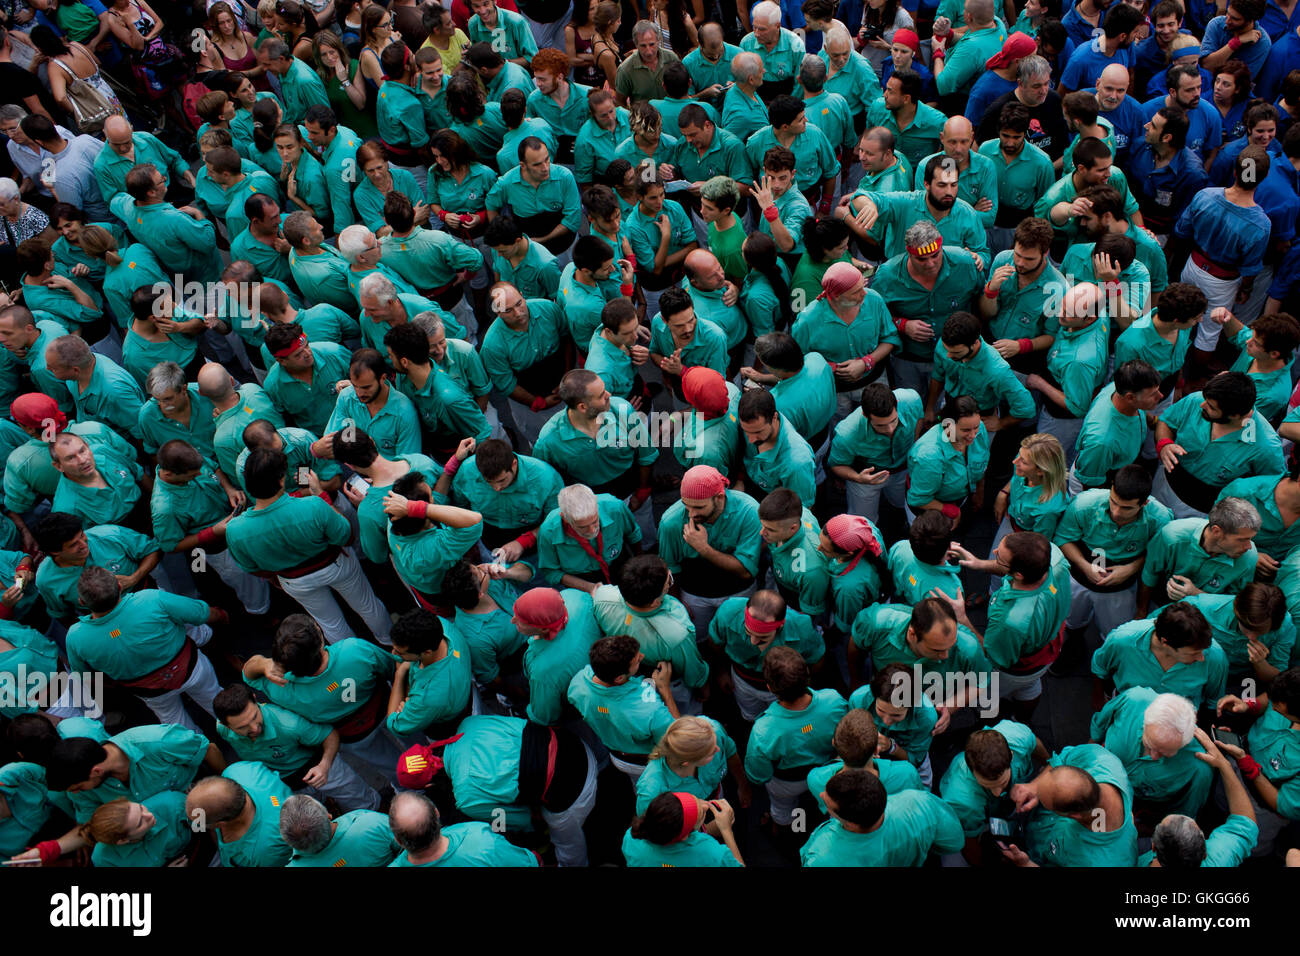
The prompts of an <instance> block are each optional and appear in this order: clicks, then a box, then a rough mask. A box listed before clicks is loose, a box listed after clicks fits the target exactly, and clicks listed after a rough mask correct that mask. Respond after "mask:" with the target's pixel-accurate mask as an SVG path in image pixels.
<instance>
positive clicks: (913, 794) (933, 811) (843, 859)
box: [799, 790, 965, 867]
mask: <svg viewBox="0 0 1300 956" xmlns="http://www.w3.org/2000/svg"><path fill="white" fill-rule="evenodd" d="M964 844H965V838H964V836H963V834H962V828H961V823H960V822H959V821H958V820H957V814H955V813H954V812H953V811H952V809H951V808H950V807H949V806H948V804H946V803H944V802H943V801H942V800H940V799H939V798H938V797H936V796H935V795H934V794H933V793H929V792H928V791H924V790H904V791H902V792H900V793H894V794H890V796H889V799H888V801H887V802H886V803H885V815H884V818H883V819H882V820H881V822H880V826H879V827H877V828H876V829H875V830H872V831H871V832H870V833H850V832H849V831H848V830H846V829H844V827H843V826H842V825H841V824H840V822H839V821H838V820H833V819H832V820H827V821H826V822H825V823H823V824H822V825H821V826H819V827H818V828H817V829H816V830H814V831H813V832H812V836H810V837H809V838H808V842H807V843H805V844H804V846H803V848H802V849H801V850H800V851H799V861H800V863H801V864H802V865H803V866H809V867H811V866H836V867H841V866H853V867H859V866H908V867H914V866H921V865H922V864H924V863H925V861H926V859H927V858H928V857H929V856H930V854H931V853H956V852H957V851H958V850H960V849H961V848H962V846H963V845H964Z"/></svg>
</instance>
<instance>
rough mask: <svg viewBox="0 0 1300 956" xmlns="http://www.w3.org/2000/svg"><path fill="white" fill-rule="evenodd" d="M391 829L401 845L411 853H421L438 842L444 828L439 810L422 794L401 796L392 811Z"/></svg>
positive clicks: (407, 793)
mask: <svg viewBox="0 0 1300 956" xmlns="http://www.w3.org/2000/svg"><path fill="white" fill-rule="evenodd" d="M388 828H389V829H390V830H392V831H393V839H395V840H396V841H397V845H398V846H400V847H401V848H402V849H403V850H406V851H407V852H408V853H420V852H422V851H424V850H427V849H429V848H430V847H431V846H433V845H434V844H435V843H437V842H438V837H440V836H441V835H442V826H441V824H440V823H439V822H438V808H437V807H436V806H434V803H433V801H432V800H430V799H429V798H428V797H426V796H425V795H424V794H422V793H413V792H406V793H399V794H398V795H397V796H395V797H393V803H392V805H391V806H390V807H389V808H388Z"/></svg>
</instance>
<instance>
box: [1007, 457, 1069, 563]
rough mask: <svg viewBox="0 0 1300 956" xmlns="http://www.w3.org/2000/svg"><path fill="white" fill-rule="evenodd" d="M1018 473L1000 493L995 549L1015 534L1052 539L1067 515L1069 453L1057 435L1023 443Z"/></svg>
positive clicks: (1015, 464)
mask: <svg viewBox="0 0 1300 956" xmlns="http://www.w3.org/2000/svg"><path fill="white" fill-rule="evenodd" d="M1012 465H1013V467H1014V469H1015V474H1013V475H1012V476H1011V480H1010V481H1008V482H1007V484H1006V486H1005V487H1004V488H1003V489H1002V490H1001V491H999V492H998V498H997V501H996V502H994V504H993V516H994V517H995V518H996V519H997V520H998V521H999V522H1000V523H999V526H998V533H997V535H995V536H994V538H993V548H994V550H996V549H997V546H998V543H999V542H1001V540H1002V539H1003V538H1005V537H1006V536H1007V535H1008V534H1010V533H1011V532H1012V531H1036V532H1037V533H1039V534H1041V535H1044V536H1046V537H1047V538H1048V539H1049V540H1050V539H1051V537H1052V535H1054V534H1055V533H1056V526H1057V524H1058V523H1059V522H1060V520H1061V515H1063V514H1064V513H1065V507H1066V505H1068V504H1069V503H1070V502H1069V496H1068V495H1067V493H1066V487H1065V482H1066V468H1065V450H1064V449H1062V448H1061V442H1060V440H1059V439H1058V438H1057V437H1056V436H1055V435H1048V434H1046V433H1044V432H1039V433H1037V434H1034V435H1030V436H1029V437H1028V438H1026V439H1024V440H1023V441H1022V442H1021V443H1020V453H1019V454H1018V455H1016V458H1015V461H1013V462H1012Z"/></svg>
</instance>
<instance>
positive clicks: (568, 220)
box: [487, 165, 582, 233]
mask: <svg viewBox="0 0 1300 956" xmlns="http://www.w3.org/2000/svg"><path fill="white" fill-rule="evenodd" d="M507 204H509V206H510V209H511V212H513V213H514V215H515V217H516V218H526V217H528V216H536V215H540V214H543V213H548V212H552V213H554V212H558V213H562V217H561V220H560V223H561V225H563V226H564V227H565V228H566V229H568V230H569V231H570V232H574V233H576V232H577V231H578V226H579V225H580V224H581V219H582V212H581V205H580V203H579V201H578V181H577V180H576V179H574V178H573V173H571V172H569V170H568V169H566V168H565V167H563V166H558V165H552V166H551V174H550V176H548V177H547V178H546V180H545V181H544V182H542V183H541V184H540V185H538V186H534V185H533V184H532V183H529V182H527V181H525V180H524V178H523V167H521V166H516V167H515V168H514V169H512V170H510V171H508V172H506V173H504V174H502V176H501V177H500V178H499V179H498V180H497V181H496V183H494V184H493V186H492V189H491V190H490V191H489V192H488V194H487V208H488V209H490V210H492V211H493V212H500V211H501V210H502V209H503V208H504V207H505V206H506V205H507Z"/></svg>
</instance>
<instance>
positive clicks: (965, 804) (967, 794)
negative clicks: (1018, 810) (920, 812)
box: [939, 720, 1038, 837]
mask: <svg viewBox="0 0 1300 956" xmlns="http://www.w3.org/2000/svg"><path fill="white" fill-rule="evenodd" d="M989 729H990V730H992V731H994V732H995V733H997V734H1000V735H1001V736H1002V738H1003V739H1004V740H1006V742H1007V748H1008V749H1009V750H1010V751H1011V779H1010V780H1009V781H1007V792H1004V793H1003V794H1002V795H1001V796H996V797H995V796H994V795H993V794H991V793H989V791H988V790H986V789H985V788H984V787H983V785H982V784H980V782H979V781H978V780H976V779H975V774H974V773H972V772H971V769H970V765H969V764H967V763H966V755H965V754H964V753H962V754H958V755H957V757H955V758H954V759H953V762H952V763H951V764H950V765H949V766H948V770H947V771H946V772H945V773H944V775H943V779H942V780H940V781H939V794H940V795H941V796H942V797H943V802H944V803H946V804H948V806H949V807H951V808H952V810H953V812H954V813H956V814H957V819H958V820H960V821H961V828H962V832H963V833H965V834H966V836H968V837H974V836H979V835H980V834H981V833H983V832H985V831H986V830H987V829H988V821H989V817H991V816H1000V815H1001V814H1003V813H1008V812H1010V811H1011V810H1012V807H1010V806H1009V803H1010V800H1009V798H1008V792H1009V791H1010V789H1011V787H1012V786H1014V785H1015V784H1017V783H1026V782H1028V780H1029V779H1030V778H1031V777H1032V776H1033V774H1034V761H1033V754H1034V749H1035V748H1036V747H1037V746H1038V738H1037V737H1035V736H1034V732H1033V731H1032V730H1030V729H1029V728H1028V727H1026V726H1025V725H1024V724H1021V723H1017V722H1016V721H1014V720H1000V721H998V722H997V723H996V724H994V725H993V726H992V727H991V728H989Z"/></svg>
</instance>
